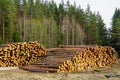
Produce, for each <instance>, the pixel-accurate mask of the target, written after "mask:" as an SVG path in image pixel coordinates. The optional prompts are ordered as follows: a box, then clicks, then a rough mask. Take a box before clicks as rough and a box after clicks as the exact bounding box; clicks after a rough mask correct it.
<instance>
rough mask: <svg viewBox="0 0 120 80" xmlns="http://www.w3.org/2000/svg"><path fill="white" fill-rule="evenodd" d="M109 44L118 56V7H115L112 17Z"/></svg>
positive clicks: (119, 17) (119, 39) (119, 33)
mask: <svg viewBox="0 0 120 80" xmlns="http://www.w3.org/2000/svg"><path fill="white" fill-rule="evenodd" d="M110 32H111V38H110V39H111V42H110V44H111V45H112V46H113V47H114V48H115V49H116V50H117V51H118V53H119V54H118V55H119V57H120V51H119V50H120V9H116V10H115V13H114V15H113V18H112V28H111V31H110Z"/></svg>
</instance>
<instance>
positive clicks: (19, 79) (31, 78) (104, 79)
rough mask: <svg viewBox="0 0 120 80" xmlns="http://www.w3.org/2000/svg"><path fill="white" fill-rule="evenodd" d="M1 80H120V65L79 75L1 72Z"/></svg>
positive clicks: (18, 71) (15, 69) (17, 69)
mask: <svg viewBox="0 0 120 80" xmlns="http://www.w3.org/2000/svg"><path fill="white" fill-rule="evenodd" d="M0 80H120V65H116V66H114V67H111V68H107V69H104V68H100V69H96V70H94V71H89V72H77V73H69V74H68V73H64V74H62V73H60V74H58V73H40V72H37V73H36V72H28V71H24V70H21V69H19V68H13V69H10V70H0Z"/></svg>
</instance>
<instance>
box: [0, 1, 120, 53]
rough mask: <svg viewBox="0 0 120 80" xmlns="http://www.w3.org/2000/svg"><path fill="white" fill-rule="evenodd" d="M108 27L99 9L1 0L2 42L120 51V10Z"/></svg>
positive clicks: (0, 23)
mask: <svg viewBox="0 0 120 80" xmlns="http://www.w3.org/2000/svg"><path fill="white" fill-rule="evenodd" d="M111 26H112V27H111V28H109V29H107V28H106V25H105V23H104V21H103V19H102V17H101V15H100V14H99V12H92V11H91V10H90V6H89V4H88V5H87V8H86V10H83V9H82V8H81V6H80V5H79V6H76V3H75V2H74V5H72V4H71V3H70V2H69V0H68V1H67V2H66V3H64V1H62V2H61V3H60V4H59V5H57V4H56V3H55V2H54V1H53V0H52V1H47V0H0V44H7V43H12V42H23V41H26V42H27V41H38V42H39V43H40V44H42V45H44V46H45V47H46V48H52V47H57V46H59V45H103V46H112V47H114V48H115V49H116V50H117V51H118V53H120V51H119V50H120V9H118V8H116V10H115V12H114V14H113V17H112V23H111Z"/></svg>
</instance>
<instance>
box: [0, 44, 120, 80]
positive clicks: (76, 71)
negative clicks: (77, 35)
mask: <svg viewBox="0 0 120 80" xmlns="http://www.w3.org/2000/svg"><path fill="white" fill-rule="evenodd" d="M0 66H1V67H0V80H120V60H119V59H118V58H117V52H116V51H115V49H114V48H112V47H110V46H98V45H74V46H73V45H60V46H59V47H57V48H50V49H45V48H44V47H43V46H42V45H40V44H39V43H38V42H20V43H11V44H4V45H0Z"/></svg>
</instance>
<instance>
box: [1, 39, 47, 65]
mask: <svg viewBox="0 0 120 80" xmlns="http://www.w3.org/2000/svg"><path fill="white" fill-rule="evenodd" d="M45 55H46V50H45V48H44V47H43V46H41V45H40V44H39V43H37V42H32V41H31V42H21V43H11V44H8V45H6V46H5V45H4V46H0V66H25V65H29V64H30V63H31V62H34V61H37V60H39V59H40V57H41V56H45Z"/></svg>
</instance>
